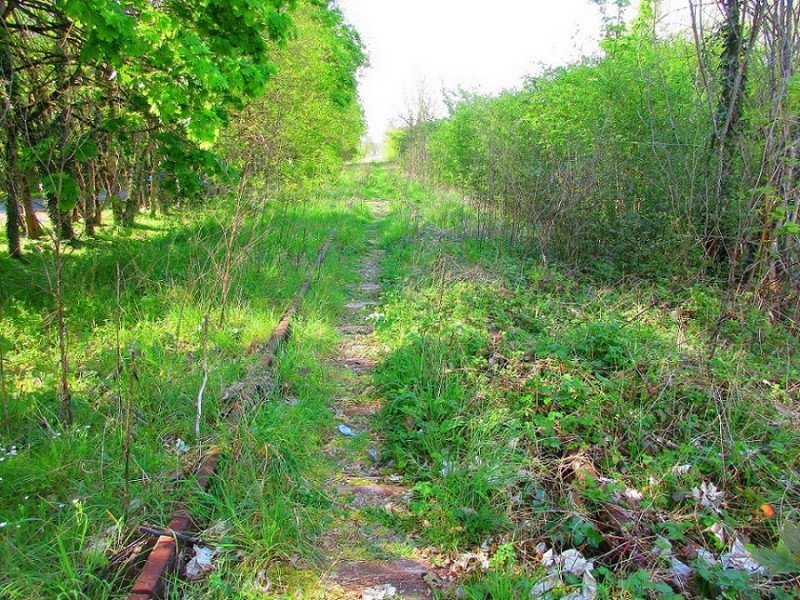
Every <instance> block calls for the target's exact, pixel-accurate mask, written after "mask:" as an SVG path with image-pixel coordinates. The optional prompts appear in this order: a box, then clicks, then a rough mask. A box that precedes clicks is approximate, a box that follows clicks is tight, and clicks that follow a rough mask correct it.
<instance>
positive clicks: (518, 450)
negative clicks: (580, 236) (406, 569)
mask: <svg viewBox="0 0 800 600" xmlns="http://www.w3.org/2000/svg"><path fill="white" fill-rule="evenodd" d="M394 208H395V218H394V220H393V221H392V222H391V223H388V224H387V226H386V227H385V230H384V246H385V248H386V250H387V254H386V260H385V263H384V278H385V283H388V284H390V285H391V287H390V288H389V290H388V291H387V292H386V293H385V294H384V299H385V301H386V305H385V306H384V307H383V308H382V312H383V319H382V320H381V321H380V324H379V335H380V336H381V339H382V341H383V342H384V343H385V344H386V345H387V346H388V347H389V348H390V352H389V354H388V356H387V358H386V360H385V361H384V363H383V364H382V366H381V367H380V369H379V371H378V373H377V376H376V382H377V384H378V385H379V388H380V391H381V393H382V394H383V395H384V396H385V406H384V410H383V412H382V414H381V417H380V420H381V426H382V432H383V435H384V436H385V443H386V449H385V453H386V460H387V461H389V464H393V465H396V467H397V468H398V469H400V470H401V471H402V473H403V474H404V476H405V477H406V479H407V480H408V481H409V482H411V483H413V485H414V487H413V500H412V503H411V506H410V511H411V513H412V515H413V518H407V519H398V518H397V517H391V516H387V517H386V518H393V519H395V520H396V521H398V522H397V523H396V524H397V525H398V526H402V527H405V528H406V529H407V530H408V531H409V532H413V533H416V534H419V535H422V536H424V537H425V538H426V539H427V540H429V541H430V542H431V543H432V544H435V545H436V546H437V547H439V548H440V549H442V550H445V551H455V550H459V551H464V550H468V549H480V548H482V549H483V550H484V551H487V552H488V553H489V555H492V553H493V552H495V551H496V549H497V548H498V547H506V548H508V547H510V548H512V549H513V552H512V554H513V558H514V562H515V565H516V566H515V569H514V570H512V571H514V572H516V573H517V575H513V574H511V571H509V572H508V573H507V574H506V575H502V573H501V571H502V570H500V571H498V570H497V569H494V570H492V571H491V573H494V574H491V573H490V574H484V575H485V576H483V577H480V578H478V580H479V581H476V582H475V583H474V584H469V583H466V584H464V586H462V589H461V592H460V593H462V594H463V593H465V594H467V595H466V597H470V598H473V597H474V598H517V597H519V598H522V597H527V595H528V593H529V592H528V591H526V590H528V589H529V588H528V587H527V583H526V581H528V582H529V581H531V580H532V581H535V580H536V579H537V578H541V576H542V573H541V571H540V572H539V574H538V577H536V578H533V579H531V578H530V577H531V575H532V574H533V573H534V572H535V570H536V569H537V568H538V564H539V560H540V558H541V554H542V552H543V551H544V549H551V548H552V549H555V551H562V550H565V549H577V550H579V551H580V552H582V553H583V555H585V556H586V557H587V558H588V559H590V560H592V561H594V564H595V567H596V571H595V576H596V577H597V579H598V597H603V598H643V597H651V596H652V597H676V598H677V597H709V598H716V597H726V598H739V597H742V598H743V597H752V596H753V595H764V596H765V597H785V596H782V595H781V594H788V593H790V592H791V589H792V588H791V585H786V586H783V585H782V584H781V583H780V581H781V580H780V579H778V578H773V579H772V580H771V582H772V585H770V580H768V579H765V578H764V577H760V578H759V577H751V576H750V575H749V574H747V573H745V572H742V571H740V570H735V569H724V568H723V567H722V565H721V564H720V561H719V560H718V559H719V557H720V555H721V554H724V553H726V552H729V551H730V548H731V543H732V542H733V540H735V539H740V540H742V541H743V542H750V543H753V544H756V545H760V546H770V545H774V543H775V542H776V540H777V537H776V533H777V530H778V528H779V525H780V523H781V522H783V521H785V520H794V521H796V520H797V519H798V512H797V511H798V509H800V476H799V475H798V460H799V459H798V456H800V434H799V433H798V424H799V423H800V412H798V410H797V406H798V404H797V403H798V393H800V365H798V363H797V361H796V357H797V356H798V350H800V347H799V346H800V343H798V338H797V332H796V331H795V330H793V329H792V328H791V323H785V322H773V321H772V320H771V319H770V315H769V314H768V313H767V312H766V311H761V310H758V309H757V308H756V307H755V306H753V304H752V303H750V302H749V299H748V298H747V297H740V298H736V299H734V300H733V301H723V297H724V293H723V291H722V290H721V289H717V288H715V287H714V286H712V285H707V284H689V285H686V284H684V283H682V282H673V281H669V280H667V281H661V282H659V281H656V282H653V281H637V280H634V279H627V280H625V281H620V282H617V283H616V284H613V285H610V284H608V283H606V282H605V280H604V279H603V278H602V277H599V278H597V279H594V278H592V277H590V276H587V275H585V274H579V273H571V272H566V271H564V270H559V268H558V267H557V266H554V265H546V264H545V263H544V262H543V261H541V260H539V259H538V257H525V256H520V254H519V252H518V249H517V248H515V247H513V246H509V245H508V244H507V243H506V242H505V241H503V240H500V239H497V238H493V237H488V236H475V235H473V233H472V232H474V231H476V230H477V229H476V228H471V227H469V226H467V224H468V223H469V222H470V219H469V214H468V213H469V208H468V207H465V204H464V203H463V202H462V200H461V198H459V197H458V196H456V195H453V194H452V193H449V192H428V194H427V195H425V194H422V195H421V196H419V197H417V198H414V199H409V198H403V199H402V200H401V201H398V202H396V203H395V207H394ZM508 544H510V546H508ZM661 545H663V546H665V547H666V546H668V547H669V552H659V551H658V548H659V547H661ZM705 551H708V552H709V553H711V555H713V558H714V561H713V563H712V562H706V561H704V560H703V559H702V557H701V555H702V556H708V555H706V554H704V552H705ZM672 558H675V559H676V560H680V561H681V562H682V563H684V564H686V565H687V566H688V567H689V568H690V569H691V570H692V575H691V577H688V578H680V577H677V576H675V573H674V563H672V562H671V559H672ZM520 567H521V568H522V570H521V573H522V574H521V575H520ZM503 572H505V571H503ZM783 581H787V580H786V579H785V578H784V580H783ZM572 583H573V584H578V583H579V582H578V581H573V582H572ZM574 589H575V588H574V587H571V586H569V585H568V586H567V588H566V589H565V592H564V593H566V592H567V591H569V590H573V591H574ZM578 590H580V586H579V585H578ZM551 593H553V594H555V595H554V596H553V597H560V596H559V594H558V593H557V590H554V591H553V592H551Z"/></svg>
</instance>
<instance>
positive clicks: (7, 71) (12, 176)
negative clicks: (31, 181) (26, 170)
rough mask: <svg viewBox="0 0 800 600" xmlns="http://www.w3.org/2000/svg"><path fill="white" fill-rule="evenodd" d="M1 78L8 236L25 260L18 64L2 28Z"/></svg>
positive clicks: (11, 249) (12, 248)
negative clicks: (15, 63)
mask: <svg viewBox="0 0 800 600" xmlns="http://www.w3.org/2000/svg"><path fill="white" fill-rule="evenodd" d="M0 75H2V78H3V81H4V83H5V86H4V87H5V90H4V92H5V96H6V102H5V106H4V107H3V109H4V112H5V119H4V120H5V123H4V125H5V130H6V139H5V147H4V148H3V150H4V152H5V160H6V168H5V172H6V235H7V236H8V254H9V255H10V256H11V257H13V258H22V245H21V244H22V242H21V240H20V218H19V199H18V195H17V185H18V183H19V174H18V167H17V135H18V133H19V129H18V127H17V125H18V123H17V113H16V106H17V102H16V99H17V89H16V82H15V81H14V77H15V73H14V61H13V58H12V56H11V48H10V42H9V39H8V31H7V30H6V28H5V27H0Z"/></svg>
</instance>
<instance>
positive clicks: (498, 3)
mask: <svg viewBox="0 0 800 600" xmlns="http://www.w3.org/2000/svg"><path fill="white" fill-rule="evenodd" d="M677 1H680V0H671V2H677ZM682 1H683V3H685V1H686V0H682ZM338 4H339V6H340V7H341V8H342V10H343V12H344V14H345V16H346V18H347V20H348V21H349V22H350V23H352V24H353V25H354V26H355V27H356V29H357V30H358V31H359V33H360V34H361V36H362V38H363V41H364V43H365V44H366V46H367V50H368V52H369V57H370V67H369V68H368V69H367V70H365V72H364V73H363V74H362V78H361V85H360V94H361V99H362V101H363V103H364V106H365V110H366V117H367V123H368V127H369V136H370V137H371V138H372V139H373V140H375V141H378V142H380V140H381V139H382V138H383V134H384V133H385V131H386V129H387V127H388V126H389V124H390V122H391V121H392V120H395V119H396V118H397V116H398V115H399V114H400V113H401V112H402V110H403V107H404V101H405V98H406V97H407V96H408V95H409V94H412V93H413V92H414V91H415V90H416V89H417V87H418V85H419V83H420V82H421V81H423V80H424V81H425V83H426V86H427V87H428V88H429V89H430V90H431V91H432V92H434V93H435V94H436V95H438V94H439V92H440V91H441V90H442V89H443V88H444V89H455V88H457V87H462V88H465V89H468V90H471V91H482V92H486V93H494V92H498V91H500V90H503V89H507V88H511V87H517V86H519V85H520V83H521V81H522V78H523V77H524V76H525V75H527V74H531V73H535V72H537V71H540V70H541V67H542V65H547V66H555V65H563V64H566V63H568V62H571V61H574V60H577V59H578V58H580V57H581V56H583V55H586V54H592V53H594V52H596V51H597V49H598V45H597V44H598V40H599V36H600V33H601V29H602V25H601V16H600V11H599V9H598V8H597V6H596V5H595V4H594V3H592V2H591V1H590V0H493V1H492V2H491V3H487V2H485V1H484V0H339V2H338ZM632 4H636V2H633V3H632Z"/></svg>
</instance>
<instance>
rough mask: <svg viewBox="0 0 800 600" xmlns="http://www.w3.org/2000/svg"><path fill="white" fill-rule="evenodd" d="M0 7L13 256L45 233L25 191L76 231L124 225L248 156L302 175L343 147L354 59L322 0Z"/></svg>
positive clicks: (194, 194) (91, 0) (201, 189)
mask: <svg viewBox="0 0 800 600" xmlns="http://www.w3.org/2000/svg"><path fill="white" fill-rule="evenodd" d="M0 18H2V26H0V84H1V85H2V95H1V96H0V102H1V103H2V113H0V123H2V127H3V131H2V178H3V179H2V185H0V190H1V191H2V193H3V194H4V196H5V198H4V200H5V203H6V208H7V211H6V212H7V218H6V233H7V238H8V245H9V252H10V254H11V255H12V256H15V257H19V256H20V255H21V253H22V244H21V237H22V236H25V235H27V236H29V237H31V238H36V237H39V236H41V235H42V227H41V225H40V223H39V221H38V219H37V217H36V212H35V210H34V209H35V207H34V199H35V198H37V197H39V198H43V199H46V202H47V207H48V213H49V216H50V221H51V222H52V224H53V230H54V234H55V235H56V236H57V237H58V238H59V239H61V240H73V239H75V237H76V228H75V227H74V225H73V224H74V223H75V222H76V221H79V220H80V221H82V225H81V227H80V233H81V234H86V235H93V234H94V233H95V228H96V227H97V226H98V225H100V224H101V223H102V218H103V210H104V209H107V208H111V209H113V215H114V219H115V221H116V222H117V223H118V224H120V225H123V226H129V225H132V224H133V222H134V219H135V218H136V215H137V214H138V212H139V211H140V210H141V209H143V208H149V209H151V210H152V211H164V212H166V211H167V210H168V209H169V208H170V207H174V206H178V205H186V204H188V203H189V202H190V201H191V200H193V199H196V198H199V197H201V196H202V195H203V194H204V193H205V192H207V191H208V190H209V189H215V186H214V184H215V183H217V182H226V181H227V182H230V181H231V180H232V179H234V178H235V177H236V175H237V172H238V171H239V170H242V169H245V168H247V167H251V170H258V171H260V172H262V173H264V174H266V175H270V176H272V177H276V176H277V175H278V174H279V172H280V173H282V174H283V175H290V174H291V175H294V176H300V175H302V176H314V175H316V174H319V173H320V172H323V171H325V170H329V169H330V168H331V167H332V165H335V164H338V163H339V162H340V161H341V160H342V159H343V158H344V157H346V156H348V155H349V154H352V153H353V152H354V150H355V148H356V145H357V142H358V137H359V134H360V131H361V116H360V109H359V107H358V103H357V97H356V82H355V73H356V71H357V70H358V68H359V67H360V66H361V65H362V64H363V63H364V61H365V56H364V53H363V49H362V46H361V43H360V40H359V38H358V36H357V34H356V32H355V31H353V30H352V29H350V28H349V27H348V26H347V25H346V24H345V23H344V22H343V19H342V16H341V14H340V12H339V11H338V9H336V8H335V7H334V6H329V4H328V2H327V1H325V0H302V1H298V0H258V1H255V2H254V1H252V0H226V1H225V2H222V1H220V0H204V1H202V2H201V1H199V0H191V1H186V0H163V1H158V2H156V1H152V0H121V1H118V2H108V1H107V0H33V1H31V0H24V1H21V0H7V1H4V2H0ZM221 142H223V143H221ZM245 148H246V149H247V153H248V158H244V157H243V149H245ZM320 154H322V155H324V160H322V159H318V155H320ZM287 165H294V167H293V169H288V168H287V167H286V166H287ZM298 165H301V166H298ZM254 166H257V168H255V169H253V168H252V167H254Z"/></svg>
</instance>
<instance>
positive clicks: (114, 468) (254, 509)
mask: <svg viewBox="0 0 800 600" xmlns="http://www.w3.org/2000/svg"><path fill="white" fill-rule="evenodd" d="M351 189H352V184H349V183H348V182H346V181H345V182H343V183H340V184H337V185H334V186H330V187H329V188H326V189H324V190H322V191H321V192H320V193H319V194H318V195H317V196H315V197H312V198H303V199H299V198H288V199H285V200H272V199H266V201H265V202H261V201H258V203H257V207H256V208H255V209H254V210H252V211H250V212H249V213H248V215H247V218H246V219H245V220H244V222H243V223H242V225H241V226H240V228H239V230H238V232H237V234H236V236H235V241H234V242H233V245H232V247H233V249H234V253H233V254H234V255H235V256H237V257H239V258H238V260H236V261H235V265H234V268H233V272H232V277H233V281H234V284H233V286H232V288H231V292H230V296H229V299H228V305H227V311H226V312H227V314H226V317H225V321H224V323H222V322H221V310H220V307H221V304H222V296H221V294H222V290H221V285H220V278H221V274H222V272H221V270H220V268H218V267H215V266H214V265H215V261H216V262H217V263H219V262H220V261H221V260H222V259H223V258H224V244H223V241H224V235H225V234H226V233H227V235H230V232H231V226H230V223H231V222H233V220H234V217H235V206H234V203H233V202H231V201H228V200H226V199H224V198H223V199H220V201H219V202H218V203H217V205H216V206H214V207H213V208H208V209H203V210H199V211H198V212H197V214H196V215H195V216H194V217H193V218H191V219H188V220H187V219H184V220H182V221H179V220H177V219H174V220H164V221H154V220H149V219H144V218H143V219H142V223H143V226H140V227H137V228H136V229H134V230H132V231H121V230H116V229H113V228H108V229H105V230H103V233H102V234H101V236H100V238H99V239H98V240H96V241H91V242H88V243H84V244H82V245H81V246H80V247H79V248H76V249H71V248H70V249H68V250H67V251H66V252H65V255H64V257H63V261H64V303H65V305H66V307H67V313H66V315H67V316H66V319H67V330H68V344H69V361H70V368H69V381H70V388H71V390H72V404H73V411H74V424H73V426H71V427H69V428H64V427H62V426H61V425H60V423H59V407H58V403H57V400H56V393H55V392H56V385H57V377H58V353H57V348H58V345H57V336H56V328H55V325H54V319H53V314H54V308H55V299H54V295H53V284H52V274H53V273H54V270H55V265H56V257H55V256H54V253H53V250H52V247H51V246H50V245H49V244H48V243H47V242H41V243H38V244H35V245H32V244H31V245H29V246H28V248H27V249H28V251H29V252H28V259H29V262H28V263H27V264H23V263H20V262H17V261H12V260H9V259H0V279H2V281H3V286H2V290H0V306H1V307H2V316H1V317H0V343H1V344H2V349H3V360H4V375H5V377H4V381H3V388H2V390H3V391H2V394H3V396H2V398H0V400H1V401H2V405H1V406H0V445H2V447H4V448H10V447H11V446H12V445H13V446H16V447H17V452H16V455H15V456H9V457H7V458H6V459H5V460H3V461H2V462H0V477H2V480H0V522H4V523H5V526H3V527H2V528H0V596H2V597H4V598H35V597H41V598H52V597H57V596H58V595H59V594H62V595H66V596H69V597H94V598H101V597H102V598H105V597H115V596H118V595H123V593H124V586H125V579H124V577H122V576H121V574H120V573H119V572H118V570H115V569H111V568H107V567H106V563H107V561H108V557H109V556H110V555H111V554H112V553H113V552H114V551H116V550H119V549H121V548H122V547H123V546H124V545H125V544H127V543H128V542H130V541H132V539H133V538H134V537H135V535H136V528H137V527H138V526H139V525H140V524H142V523H147V524H150V525H152V526H157V527H158V526H164V525H165V524H166V523H167V521H168V520H169V518H170V517H171V516H172V514H173V512H174V508H175V504H174V503H175V500H176V499H178V498H182V497H185V498H189V500H190V504H191V506H192V507H193V508H195V509H196V512H197V515H198V517H199V522H201V523H208V524H213V523H215V522H225V527H224V529H225V533H224V540H225V542H226V543H229V544H230V547H231V549H234V548H235V549H236V552H240V553H241V552H244V553H245V554H246V555H247V557H248V560H247V561H245V563H244V564H248V565H250V564H251V563H252V562H253V561H259V560H260V561H264V562H266V561H269V560H275V559H277V558H279V557H281V556H289V555H290V554H291V553H293V552H295V551H297V550H298V549H299V550H303V549H304V548H307V547H308V541H307V540H308V539H309V538H308V536H309V533H313V529H314V521H313V520H312V519H311V515H312V514H313V513H314V511H315V510H318V507H321V506H324V505H325V503H326V502H327V500H326V499H325V498H324V496H323V495H322V494H321V492H320V489H319V486H318V485H317V479H318V477H319V472H320V468H321V466H320V459H319V457H318V456H317V450H318V444H319V437H320V435H321V432H322V431H323V429H324V426H325V425H326V424H329V419H330V415H329V414H328V412H327V409H326V406H327V403H328V400H329V394H330V392H331V389H330V383H328V381H329V377H328V373H327V372H326V369H325V368H323V367H321V366H320V365H321V363H322V359H323V358H324V357H325V356H327V355H329V354H330V353H331V351H332V348H334V347H335V343H336V340H337V333H336V332H335V330H334V329H333V320H334V317H335V314H336V310H337V307H338V306H339V305H340V304H341V301H342V293H343V292H342V286H341V282H342V281H348V280H353V279H354V277H355V275H354V273H353V271H354V268H355V266H354V262H353V261H354V258H353V257H355V256H357V255H358V253H359V252H360V250H361V249H362V247H363V240H362V237H363V224H364V223H366V222H367V221H368V220H369V217H368V211H367V210H366V208H365V207H364V206H363V205H362V204H359V203H352V202H351V201H350V200H351V191H350V190H351ZM331 229H333V230H334V231H335V235H336V238H335V242H334V245H333V246H332V248H331V251H330V254H329V256H328V259H327V260H326V262H325V264H324V266H323V268H322V270H321V271H320V272H319V273H318V274H315V280H314V284H313V286H312V289H311V291H310V293H309V294H308V296H307V297H306V301H305V303H304V306H303V309H302V311H301V313H300V314H299V315H298V319H297V321H296V322H295V324H294V326H293V340H292V342H291V343H290V344H289V346H288V347H287V349H286V351H285V353H284V354H283V355H282V356H281V357H280V359H279V361H278V364H277V368H276V371H275V374H274V376H273V379H274V389H272V391H271V392H270V393H269V397H267V398H264V399H263V402H261V403H260V404H258V405H257V406H256V407H255V408H254V410H253V411H252V412H251V413H250V414H248V416H247V418H246V422H245V423H244V424H243V425H244V426H243V427H242V428H241V429H240V430H239V431H238V433H236V432H234V431H232V430H231V429H230V428H229V427H228V425H227V423H226V421H225V420H224V419H223V418H222V416H221V415H222V411H223V409H224V408H225V407H224V406H222V405H221V402H220V400H221V395H222V391H223V389H224V388H225V387H227V386H228V385H230V384H232V383H234V382H235V381H237V380H238V379H239V378H240V377H242V376H243V375H244V374H245V373H246V372H247V371H248V369H249V368H250V367H251V366H253V365H255V364H257V362H258V356H257V355H255V354H252V353H250V352H249V349H250V348H252V347H254V346H255V345H256V344H257V343H259V342H261V341H263V340H264V339H265V337H266V336H267V335H268V334H269V332H270V331H271V329H272V327H273V326H274V325H275V324H276V322H277V320H278V318H279V316H280V314H281V312H282V310H283V309H284V308H285V306H286V305H287V304H288V302H289V301H290V300H291V298H292V296H293V295H294V293H295V291H296V290H297V288H298V287H299V284H300V282H301V281H302V279H303V277H305V274H306V272H307V266H308V265H309V264H310V262H311V261H312V260H313V259H314V257H315V255H316V253H317V250H318V249H319V247H320V246H321V245H322V242H323V241H324V239H325V237H327V234H328V232H329V231H330V230H331ZM117 268H119V269H120V272H121V279H120V302H119V314H120V326H119V351H120V353H121V356H122V371H121V376H120V377H113V376H112V377H111V378H110V379H108V380H107V379H106V376H107V375H108V374H109V373H114V372H115V369H116V364H117V350H118V346H117V341H116V339H117V324H116V322H117V303H116V287H117V276H116V273H117ZM206 314H207V315H209V317H210V323H211V325H210V332H209V344H208V347H209V381H208V386H207V389H206V394H205V399H204V422H203V428H202V439H201V440H196V439H195V436H194V411H195V402H196V396H197V392H198V389H199V387H200V384H201V380H202V363H203V360H202V359H203V340H202V327H201V324H202V321H203V317H204V315H206ZM134 373H135V376H133V377H132V374H134ZM131 391H132V398H131V404H132V408H133V410H132V434H133V438H134V441H133V444H132V452H131V463H130V464H131V481H130V483H129V484H128V486H127V487H128V489H129V495H130V498H129V500H130V503H129V510H128V511H127V513H126V512H125V501H124V492H125V489H126V485H125V482H124V470H123V447H124V438H125V427H124V424H125V410H124V409H125V406H126V404H127V402H128V399H129V397H130V393H131ZM287 393H288V394H289V395H290V396H291V397H293V398H295V399H296V400H295V401H294V402H292V403H291V404H287V403H286V401H285V398H286V397H287ZM314 432H318V433H316V434H315V433H314ZM178 438H180V439H182V440H184V441H185V442H186V443H187V444H188V445H189V446H190V450H189V452H188V453H185V454H182V453H177V452H175V451H174V444H175V440H176V439H178ZM211 442H214V443H221V445H222V447H223V450H224V452H225V456H226V460H225V461H224V462H223V463H222V467H221V469H222V470H221V475H222V477H220V479H219V480H218V481H215V482H214V483H213V485H212V490H211V492H210V493H209V494H208V495H206V496H198V494H197V493H196V492H195V491H194V483H193V482H192V481H185V480H183V479H182V477H181V476H178V477H177V478H176V474H177V475H179V474H181V473H184V472H186V469H187V468H188V467H190V466H191V464H192V463H193V461H195V460H197V459H198V458H199V456H200V455H201V449H207V448H208V446H209V444H210V443H211ZM231 552H232V554H231V555H233V554H235V553H234V552H233V550H232V551H231ZM225 564H228V563H227V562H225ZM42 565H47V568H46V569H43V568H42ZM231 568H232V569H234V570H240V569H241V568H242V567H241V565H238V564H237V565H235V566H232V567H231ZM109 577H110V579H111V582H110V583H109V581H108V579H109ZM115 577H117V579H114V578H115ZM66 596H65V597H66Z"/></svg>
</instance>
